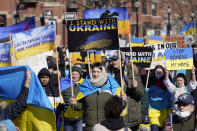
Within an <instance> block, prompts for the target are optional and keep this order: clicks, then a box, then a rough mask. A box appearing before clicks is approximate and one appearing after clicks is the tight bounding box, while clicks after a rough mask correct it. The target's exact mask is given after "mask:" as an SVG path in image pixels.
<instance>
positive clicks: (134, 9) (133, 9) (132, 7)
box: [131, 1, 136, 12]
mask: <svg viewBox="0 0 197 131" xmlns="http://www.w3.org/2000/svg"><path fill="white" fill-rule="evenodd" d="M131 10H132V12H136V8H135V1H131Z"/></svg>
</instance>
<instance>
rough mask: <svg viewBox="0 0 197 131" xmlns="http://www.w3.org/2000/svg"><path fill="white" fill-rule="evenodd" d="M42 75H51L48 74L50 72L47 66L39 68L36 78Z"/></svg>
mask: <svg viewBox="0 0 197 131" xmlns="http://www.w3.org/2000/svg"><path fill="white" fill-rule="evenodd" d="M44 76H48V77H51V74H50V72H49V70H48V69H47V68H42V69H41V70H40V72H39V73H38V78H39V79H40V78H42V77H44Z"/></svg>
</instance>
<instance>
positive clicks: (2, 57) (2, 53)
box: [0, 43, 11, 67]
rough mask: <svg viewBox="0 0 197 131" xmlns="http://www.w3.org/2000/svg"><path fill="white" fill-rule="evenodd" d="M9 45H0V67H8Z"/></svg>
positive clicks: (9, 63) (9, 59)
mask: <svg viewBox="0 0 197 131" xmlns="http://www.w3.org/2000/svg"><path fill="white" fill-rule="evenodd" d="M10 65H11V57H10V43H0V67H5V66H10Z"/></svg>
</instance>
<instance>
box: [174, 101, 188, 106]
mask: <svg viewBox="0 0 197 131" xmlns="http://www.w3.org/2000/svg"><path fill="white" fill-rule="evenodd" d="M177 105H178V107H181V106H183V107H186V106H188V105H189V104H188V103H183V102H179V103H177Z"/></svg>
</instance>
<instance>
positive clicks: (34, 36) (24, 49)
mask: <svg viewBox="0 0 197 131" xmlns="http://www.w3.org/2000/svg"><path fill="white" fill-rule="evenodd" d="M12 39H13V42H14V44H15V52H16V60H20V59H24V58H28V57H30V56H33V55H36V54H40V53H44V52H47V51H50V50H53V49H55V26H54V25H47V26H42V27H39V28H35V29H31V30H28V31H23V32H19V33H16V34H12Z"/></svg>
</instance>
